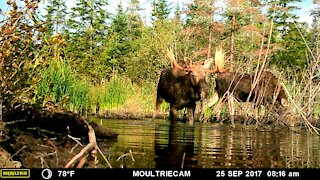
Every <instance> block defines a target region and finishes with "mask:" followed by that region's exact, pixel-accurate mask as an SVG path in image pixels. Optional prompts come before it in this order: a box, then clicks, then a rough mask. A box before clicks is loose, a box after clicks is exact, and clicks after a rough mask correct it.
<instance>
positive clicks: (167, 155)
mask: <svg viewBox="0 0 320 180" xmlns="http://www.w3.org/2000/svg"><path fill="white" fill-rule="evenodd" d="M158 128H159V127H158ZM159 136H160V134H155V139H154V140H155V143H154V150H155V154H156V157H155V161H156V162H157V163H156V168H167V167H171V168H184V165H185V163H186V164H188V166H189V163H190V162H185V161H186V157H193V156H194V147H195V146H194V126H184V127H181V126H178V125H176V124H171V125H169V132H168V139H167V141H168V142H167V144H163V143H162V139H161V137H159ZM191 163H192V162H191Z"/></svg>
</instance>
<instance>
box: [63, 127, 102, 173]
mask: <svg viewBox="0 0 320 180" xmlns="http://www.w3.org/2000/svg"><path fill="white" fill-rule="evenodd" d="M87 125H88V128H89V133H88V136H89V143H88V144H87V145H86V146H85V147H84V148H83V149H82V150H81V151H80V152H79V153H78V154H77V155H75V156H74V157H73V158H72V159H71V160H70V161H69V162H68V163H67V164H66V165H65V166H64V167H65V168H69V167H70V166H71V165H72V164H73V163H74V162H75V161H76V160H78V159H79V158H81V157H82V156H83V155H84V153H85V152H87V151H88V150H90V149H92V148H93V150H92V151H94V150H95V149H96V147H97V142H96V135H95V133H94V130H93V128H92V127H91V126H90V125H89V124H87Z"/></svg>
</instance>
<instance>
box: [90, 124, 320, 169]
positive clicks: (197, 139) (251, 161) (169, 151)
mask: <svg viewBox="0 0 320 180" xmlns="http://www.w3.org/2000/svg"><path fill="white" fill-rule="evenodd" d="M95 121H96V122H98V123H100V121H101V122H102V123H103V125H105V126H106V127H108V128H111V129H113V130H115V131H116V132H118V133H119V136H118V138H117V140H116V142H114V143H113V144H112V145H111V146H109V147H108V148H107V147H105V148H102V150H103V152H104V154H105V155H106V156H107V157H108V159H109V161H110V163H111V165H112V166H113V167H115V168H122V167H125V168H320V139H319V137H318V136H317V135H312V134H310V133H308V132H307V130H302V132H299V133H295V132H293V131H290V130H288V129H286V128H283V129H280V128H277V129H271V130H263V131H262V130H256V129H255V128H254V127H246V128H244V127H243V126H242V125H238V126H237V127H236V128H232V127H231V126H229V125H223V124H218V123H206V124H203V123H195V124H194V126H190V125H188V124H186V123H177V124H175V125H170V122H169V121H168V120H159V119H156V120H152V119H146V120H110V119H104V120H97V119H95ZM100 148H101V147H100ZM100 162H103V160H100ZM102 165H103V163H102ZM105 166H107V165H105Z"/></svg>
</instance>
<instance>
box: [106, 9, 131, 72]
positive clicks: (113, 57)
mask: <svg viewBox="0 0 320 180" xmlns="http://www.w3.org/2000/svg"><path fill="white" fill-rule="evenodd" d="M128 27H129V26H128V15H127V14H126V13H125V12H124V10H123V8H122V4H121V3H119V4H118V8H117V13H116V15H115V16H114V17H113V18H111V24H110V28H109V30H108V35H107V42H106V45H105V48H104V56H105V64H109V66H110V67H112V69H110V71H109V73H111V72H112V73H122V72H123V71H124V63H125V62H124V61H123V59H124V57H125V56H126V55H127V54H128V52H129V51H130V43H129V42H130V41H129V29H128ZM131 28H132V27H131Z"/></svg>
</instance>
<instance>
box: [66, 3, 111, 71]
mask: <svg viewBox="0 0 320 180" xmlns="http://www.w3.org/2000/svg"><path fill="white" fill-rule="evenodd" d="M107 5H108V4H107V1H106V0H78V1H77V3H76V5H75V6H74V7H72V8H71V13H70V19H69V20H68V23H67V24H68V29H67V30H66V33H67V34H68V35H69V37H68V38H67V39H68V41H69V43H68V46H67V49H68V51H69V52H68V55H69V56H70V57H71V59H72V60H73V61H72V63H73V64H74V67H75V68H76V69H77V70H78V71H80V72H81V73H83V74H88V73H89V74H90V75H92V76H98V77H100V76H101V73H103V72H101V71H97V69H99V68H97V67H95V66H97V65H98V66H99V65H100V64H101V63H100V61H101V59H100V57H101V56H100V53H101V52H102V46H101V45H102V43H103V41H104V39H105V37H106V32H107V25H106V20H107V18H108V17H109V13H108V12H106V9H107V8H106V6H107Z"/></svg>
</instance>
